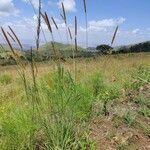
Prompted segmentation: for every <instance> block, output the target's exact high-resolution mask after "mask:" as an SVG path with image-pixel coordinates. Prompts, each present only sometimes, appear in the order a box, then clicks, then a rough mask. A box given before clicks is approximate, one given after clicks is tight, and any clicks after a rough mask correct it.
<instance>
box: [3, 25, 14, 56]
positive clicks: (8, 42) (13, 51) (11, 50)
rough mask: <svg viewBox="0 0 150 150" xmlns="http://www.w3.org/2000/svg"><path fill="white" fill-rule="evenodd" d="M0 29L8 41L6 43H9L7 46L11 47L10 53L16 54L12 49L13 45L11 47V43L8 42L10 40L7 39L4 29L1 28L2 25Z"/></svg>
mask: <svg viewBox="0 0 150 150" xmlns="http://www.w3.org/2000/svg"><path fill="white" fill-rule="evenodd" d="M1 30H2V33H3V35H4V37H5V39H6V41H7V43H8V45H9V47H10V49H11V51H12V53H13V54H14V55H15V56H16V54H15V51H14V49H13V47H12V45H11V43H10V41H9V39H8V37H7V35H6V33H5V31H4V29H3V28H2V27H1Z"/></svg>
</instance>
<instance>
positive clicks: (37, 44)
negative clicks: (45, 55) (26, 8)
mask: <svg viewBox="0 0 150 150" xmlns="http://www.w3.org/2000/svg"><path fill="white" fill-rule="evenodd" d="M41 5H42V3H41V0H39V13H38V25H37V39H36V46H37V50H38V49H39V43H40V32H41V7H42V6H41Z"/></svg>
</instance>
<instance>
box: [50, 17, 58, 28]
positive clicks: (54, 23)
mask: <svg viewBox="0 0 150 150" xmlns="http://www.w3.org/2000/svg"><path fill="white" fill-rule="evenodd" d="M51 19H52V21H53V23H54V25H55V27H56V29H57V30H58V26H57V24H56V22H55V20H54V18H53V17H51Z"/></svg>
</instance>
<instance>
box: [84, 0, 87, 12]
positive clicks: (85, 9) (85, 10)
mask: <svg viewBox="0 0 150 150" xmlns="http://www.w3.org/2000/svg"><path fill="white" fill-rule="evenodd" d="M83 3H84V12H85V13H86V12H87V8H86V0H83Z"/></svg>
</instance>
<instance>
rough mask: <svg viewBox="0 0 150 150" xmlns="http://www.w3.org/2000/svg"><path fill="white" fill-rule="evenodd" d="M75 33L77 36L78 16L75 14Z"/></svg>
mask: <svg viewBox="0 0 150 150" xmlns="http://www.w3.org/2000/svg"><path fill="white" fill-rule="evenodd" d="M75 35H76V36H77V17H76V16H75Z"/></svg>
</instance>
